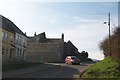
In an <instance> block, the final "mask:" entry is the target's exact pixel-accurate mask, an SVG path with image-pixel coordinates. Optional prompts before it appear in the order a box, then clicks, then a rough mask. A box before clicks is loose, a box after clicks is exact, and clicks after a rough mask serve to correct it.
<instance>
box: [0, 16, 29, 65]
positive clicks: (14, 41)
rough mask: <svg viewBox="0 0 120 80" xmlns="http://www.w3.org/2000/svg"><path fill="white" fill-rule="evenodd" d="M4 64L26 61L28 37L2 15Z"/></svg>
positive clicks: (0, 17) (0, 19) (0, 18)
mask: <svg viewBox="0 0 120 80" xmlns="http://www.w3.org/2000/svg"><path fill="white" fill-rule="evenodd" d="M0 21H1V27H0V28H1V33H2V34H1V35H2V38H1V41H2V51H1V52H2V62H3V63H6V62H15V61H23V60H24V59H25V52H26V44H27V36H26V34H24V33H23V32H22V31H21V30H20V29H19V28H18V27H17V26H16V25H15V24H14V23H13V22H12V21H11V20H9V19H7V18H5V17H4V16H2V15H0Z"/></svg>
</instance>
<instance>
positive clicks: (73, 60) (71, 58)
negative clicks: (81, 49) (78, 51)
mask: <svg viewBox="0 0 120 80" xmlns="http://www.w3.org/2000/svg"><path fill="white" fill-rule="evenodd" d="M65 63H66V64H80V60H79V59H78V58H77V57H76V56H67V57H66V58H65Z"/></svg>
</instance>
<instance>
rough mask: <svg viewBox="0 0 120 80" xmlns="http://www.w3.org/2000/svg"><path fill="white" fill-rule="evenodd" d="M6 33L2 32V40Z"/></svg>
mask: <svg viewBox="0 0 120 80" xmlns="http://www.w3.org/2000/svg"><path fill="white" fill-rule="evenodd" d="M4 37H5V33H4V32H2V41H4Z"/></svg>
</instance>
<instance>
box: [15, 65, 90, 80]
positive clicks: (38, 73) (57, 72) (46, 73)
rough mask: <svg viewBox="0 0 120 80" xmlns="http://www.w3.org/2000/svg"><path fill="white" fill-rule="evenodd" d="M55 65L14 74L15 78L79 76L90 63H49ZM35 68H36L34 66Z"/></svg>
mask: <svg viewBox="0 0 120 80" xmlns="http://www.w3.org/2000/svg"><path fill="white" fill-rule="evenodd" d="M47 65H48V66H49V65H55V66H54V67H50V68H49V67H48V68H45V69H42V70H35V71H32V72H29V73H24V74H20V75H16V76H13V77H14V78H79V77H80V74H81V72H83V71H84V70H86V69H87V68H88V67H89V66H90V65H92V64H90V63H89V64H88V63H81V64H80V65H69V64H65V63H48V64H47ZM33 69H34V68H33Z"/></svg>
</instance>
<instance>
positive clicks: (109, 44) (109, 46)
mask: <svg viewBox="0 0 120 80" xmlns="http://www.w3.org/2000/svg"><path fill="white" fill-rule="evenodd" d="M106 23H108V27H109V40H108V48H109V51H108V52H109V56H111V41H110V13H109V14H108V22H104V24H106Z"/></svg>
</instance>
